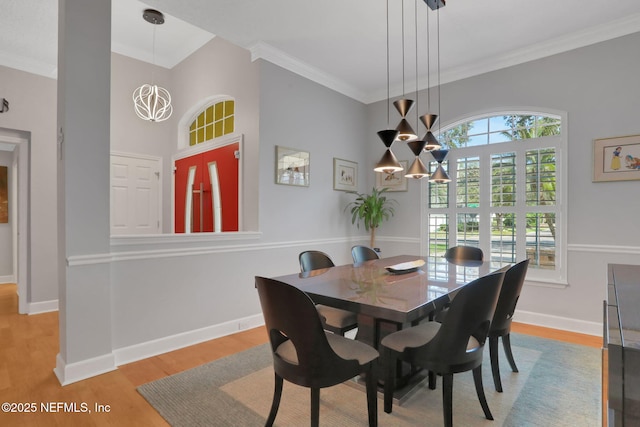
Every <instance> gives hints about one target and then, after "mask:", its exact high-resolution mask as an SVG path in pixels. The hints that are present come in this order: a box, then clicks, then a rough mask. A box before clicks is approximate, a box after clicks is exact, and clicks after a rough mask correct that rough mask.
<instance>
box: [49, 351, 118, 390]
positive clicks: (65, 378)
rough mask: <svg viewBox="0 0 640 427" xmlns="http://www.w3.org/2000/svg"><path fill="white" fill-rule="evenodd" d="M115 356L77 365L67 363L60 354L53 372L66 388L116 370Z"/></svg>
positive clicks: (109, 355) (108, 355)
mask: <svg viewBox="0 0 640 427" xmlns="http://www.w3.org/2000/svg"><path fill="white" fill-rule="evenodd" d="M116 369H117V368H116V364H115V358H114V356H113V354H105V355H104V356H99V357H93V358H91V359H86V360H83V361H81V362H77V363H66V362H65V361H64V360H63V359H62V357H61V356H60V353H58V355H57V356H56V367H55V369H54V370H53V372H54V373H55V375H56V377H58V381H60V384H61V385H63V386H65V385H68V384H72V383H75V382H78V381H82V380H86V379H87V378H91V377H95V376H96V375H100V374H104V373H107V372H111V371H114V370H116Z"/></svg>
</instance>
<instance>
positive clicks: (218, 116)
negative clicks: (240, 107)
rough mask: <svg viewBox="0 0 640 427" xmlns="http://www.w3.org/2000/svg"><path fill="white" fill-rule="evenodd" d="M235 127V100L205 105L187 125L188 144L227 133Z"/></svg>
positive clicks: (198, 142) (231, 131)
mask: <svg viewBox="0 0 640 427" xmlns="http://www.w3.org/2000/svg"><path fill="white" fill-rule="evenodd" d="M234 127H235V101H233V100H227V101H220V102H217V103H215V104H212V105H209V106H208V107H206V108H205V109H204V110H203V111H202V112H201V113H200V114H198V116H197V117H196V118H195V120H194V121H193V123H191V126H189V145H190V146H194V145H197V144H200V143H202V142H205V141H209V140H211V139H214V138H218V137H220V136H223V135H227V134H229V133H233V131H234Z"/></svg>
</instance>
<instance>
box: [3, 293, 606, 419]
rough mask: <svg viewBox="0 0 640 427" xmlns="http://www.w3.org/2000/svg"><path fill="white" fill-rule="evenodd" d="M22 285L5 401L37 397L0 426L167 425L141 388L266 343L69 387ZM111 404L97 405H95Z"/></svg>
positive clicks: (8, 306) (164, 359)
mask: <svg viewBox="0 0 640 427" xmlns="http://www.w3.org/2000/svg"><path fill="white" fill-rule="evenodd" d="M17 312H18V298H17V295H16V287H15V285H0V403H3V402H10V403H11V402H13V403H16V404H31V403H35V404H36V406H37V410H36V412H35V413H20V414H17V413H4V412H0V426H28V427H31V426H46V427H49V426H65V427H67V426H82V427H86V426H134V425H135V426H167V425H168V424H167V423H166V422H165V421H164V420H163V419H162V417H160V415H158V414H157V413H156V411H155V410H154V409H153V408H151V406H149V404H148V403H147V402H146V400H144V398H143V397H142V396H140V395H139V394H138V392H137V391H136V387H137V386H139V385H141V384H144V383H147V382H150V381H154V380H157V379H159V378H163V377H166V376H169V375H172V374H175V373H177V372H181V371H184V370H187V369H190V368H193V367H196V366H199V365H202V364H204V363H207V362H210V361H212V360H215V359H218V358H221V357H224V356H228V355H230V354H234V353H237V352H240V351H242V350H245V349H248V348H251V347H254V346H256V345H259V344H262V343H265V342H267V335H266V333H265V330H264V328H263V327H260V328H256V329H251V330H247V331H243V332H239V333H237V334H233V335H230V336H227V337H223V338H218V339H215V340H211V341H207V342H205V343H202V344H198V345H194V346H191V347H187V348H184V349H180V350H176V351H172V352H170V353H165V354H162V355H159V356H155V357H151V358H149V359H145V360H141V361H139V362H135V363H131V364H128V365H123V366H120V367H119V368H118V369H117V370H115V371H113V372H110V373H107V374H103V375H100V376H97V377H94V378H90V379H87V380H84V381H80V382H78V383H74V384H70V385H67V386H65V387H62V386H60V384H59V382H58V380H57V378H56V376H55V375H54V373H53V368H54V367H55V363H56V362H55V358H56V354H57V353H58V313H57V312H53V313H44V314H37V315H32V316H27V315H19V314H17ZM513 330H514V332H520V333H525V334H530V335H536V336H542V337H546V338H551V339H557V340H562V341H568V342H572V343H577V344H582V345H588V346H592V347H597V348H600V347H601V346H602V339H601V338H599V337H594V336H590V335H582V334H575V333H570V332H565V331H557V330H552V329H547V328H541V327H535V326H529V325H524V324H517V325H514V327H513ZM57 402H62V403H67V404H69V403H75V404H77V406H78V410H81V408H82V406H81V404H82V403H84V404H86V405H87V408H88V409H90V410H91V413H88V412H87V413H82V412H65V411H64V408H62V407H61V409H60V410H59V412H57V413H52V412H49V413H46V412H43V411H42V408H41V404H45V405H49V406H50V407H55V406H56V404H57ZM96 404H99V405H104V406H103V407H105V408H106V405H108V408H109V411H108V412H96V410H95V405H96Z"/></svg>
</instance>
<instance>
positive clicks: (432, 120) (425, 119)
mask: <svg viewBox="0 0 640 427" xmlns="http://www.w3.org/2000/svg"><path fill="white" fill-rule="evenodd" d="M420 121H421V122H422V124H423V125H424V127H426V128H427V130H431V128H432V127H433V125H435V124H436V122H437V121H438V115H437V114H423V115H422V116H420Z"/></svg>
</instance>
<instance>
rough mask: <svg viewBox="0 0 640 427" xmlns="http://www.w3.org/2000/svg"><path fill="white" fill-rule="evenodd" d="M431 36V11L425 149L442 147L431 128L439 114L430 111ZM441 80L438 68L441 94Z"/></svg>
mask: <svg viewBox="0 0 640 427" xmlns="http://www.w3.org/2000/svg"><path fill="white" fill-rule="evenodd" d="M425 1H426V0H425ZM427 4H428V5H429V7H431V8H432V9H433V7H432V5H431V4H430V3H429V2H427ZM438 31H440V28H439V27H438ZM429 36H430V31H429V13H428V12H427V111H429V113H427V114H425V115H423V116H420V121H421V122H422V124H423V125H424V127H426V128H427V133H425V135H424V137H423V138H422V139H424V141H425V146H424V149H425V150H427V151H431V150H439V149H440V148H442V145H441V144H440V142H438V140H437V139H436V137H435V136H434V135H433V132H432V130H431V129H432V128H433V125H435V123H436V122H437V121H438V115H437V114H432V113H430V111H432V110H431V38H430V37H429ZM439 54H440V47H439V46H438V55H439ZM438 67H440V60H438ZM439 81H440V71H439V69H438V94H440V84H439ZM439 108H440V101H438V109H439Z"/></svg>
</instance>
